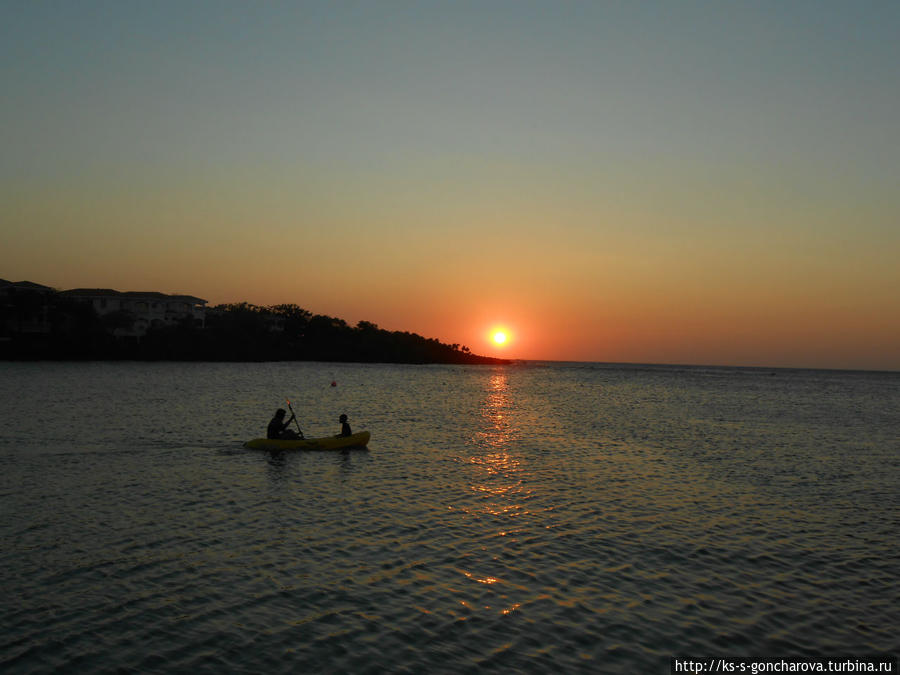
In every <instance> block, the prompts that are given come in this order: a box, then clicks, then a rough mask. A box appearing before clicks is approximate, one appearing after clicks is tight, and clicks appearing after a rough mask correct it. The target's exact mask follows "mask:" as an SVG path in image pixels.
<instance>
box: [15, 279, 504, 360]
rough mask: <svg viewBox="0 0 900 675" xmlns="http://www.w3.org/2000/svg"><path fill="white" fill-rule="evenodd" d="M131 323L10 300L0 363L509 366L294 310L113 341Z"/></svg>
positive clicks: (226, 315) (49, 303)
mask: <svg viewBox="0 0 900 675" xmlns="http://www.w3.org/2000/svg"><path fill="white" fill-rule="evenodd" d="M134 320H135V317H134V315H132V314H130V313H129V312H127V311H116V312H110V313H106V314H103V315H100V314H98V313H97V312H96V311H95V310H94V308H93V307H92V306H91V304H90V303H87V302H83V301H78V300H75V299H72V298H67V297H65V296H63V295H60V294H56V293H52V294H40V293H30V292H27V291H24V292H18V293H14V294H11V295H9V296H7V298H6V299H5V301H3V302H0V358H4V359H100V360H103V359H111V360H115V359H134V360H170V361H349V362H363V363H460V364H487V363H495V364H496V363H508V361H507V360H505V359H496V358H491V357H486V356H479V355H477V354H473V353H471V351H470V350H469V349H468V347H464V346H461V345H458V344H445V343H443V342H440V341H439V340H436V339H434V338H425V337H423V336H421V335H417V334H415V333H410V332H401V331H388V330H384V329H382V328H379V327H378V326H377V325H376V324H374V323H371V322H369V321H360V322H359V323H357V324H356V325H355V326H351V325H349V324H347V322H346V321H344V320H343V319H339V318H335V317H331V316H327V315H323V314H313V313H312V312H310V311H308V310H305V309H303V308H302V307H299V306H298V305H295V304H282V305H272V306H258V305H253V304H250V303H247V302H240V303H232V304H224V305H217V306H215V307H211V308H209V309H207V311H206V319H205V326H198V325H197V322H196V321H195V320H194V319H193V318H192V317H185V318H184V319H182V320H179V321H176V322H174V323H163V322H159V323H157V324H155V325H151V326H150V327H149V328H148V330H147V332H146V333H145V334H144V335H141V336H127V335H126V336H121V335H120V336H118V337H117V336H116V335H115V333H116V332H117V329H118V332H119V333H122V332H128V331H129V330H130V328H131V327H132V326H133V325H134Z"/></svg>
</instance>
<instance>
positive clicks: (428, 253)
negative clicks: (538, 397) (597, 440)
mask: <svg viewBox="0 0 900 675" xmlns="http://www.w3.org/2000/svg"><path fill="white" fill-rule="evenodd" d="M898 35H900V2H896V1H884V2H881V1H877V0H872V1H869V2H861V3H853V2H846V1H840V2H835V1H831V0H814V1H813V0H809V1H807V0H796V1H790V2H785V1H784V0H777V1H772V2H766V1H759V2H713V1H710V2H694V1H691V0H684V1H679V2H658V3H657V2H654V3H650V2H612V1H611V2H551V1H550V0H547V1H546V2H530V1H527V0H526V1H522V0H517V1H503V0H496V1H495V0H483V1H480V2H466V1H462V2H450V1H447V2H437V1H428V0H421V1H419V2H390V1H384V2H375V1H372V2H334V3H326V2H317V3H311V2H310V3H307V2H266V3H252V2H227V1H225V0H222V1H216V2H118V1H112V0H111V1H109V2H92V1H80V2H64V3H60V2H26V1H21V2H20V1H10V2H3V3H0V84H2V91H3V105H2V106H0V140H2V144H0V147H2V152H0V278H4V279H9V280H13V281H19V280H26V279H27V280H30V281H35V282H38V283H43V284H47V285H50V286H54V287H58V288H74V287H106V288H116V289H118V290H156V291H163V292H168V293H190V294H193V295H197V296H200V297H202V298H205V299H207V300H209V301H210V303H212V304H217V303H222V302H237V301H248V302H252V303H256V304H274V303H283V302H293V303H297V304H299V305H301V306H302V307H305V308H306V309H309V310H310V311H313V312H315V313H322V314H329V315H332V316H338V317H341V318H344V319H345V320H347V321H348V322H350V323H356V322H357V321H359V320H367V321H373V322H375V323H377V324H378V325H379V326H381V327H383V328H388V329H392V330H410V331H414V332H417V333H420V334H423V335H426V336H428V337H436V338H438V339H440V340H442V341H444V342H450V343H461V344H465V345H467V346H469V347H470V348H471V349H472V351H474V352H476V353H482V354H491V355H508V356H512V357H515V358H526V359H552V360H590V361H612V362H642V363H647V362H650V363H695V364H722V365H761V366H798V367H834V368H871V369H891V370H900V39H898ZM501 326H502V327H503V328H504V329H505V330H506V332H507V334H508V337H509V339H508V340H507V341H506V343H505V344H503V345H497V344H496V343H495V342H494V341H493V340H492V339H491V335H492V332H493V331H494V329H495V327H501Z"/></svg>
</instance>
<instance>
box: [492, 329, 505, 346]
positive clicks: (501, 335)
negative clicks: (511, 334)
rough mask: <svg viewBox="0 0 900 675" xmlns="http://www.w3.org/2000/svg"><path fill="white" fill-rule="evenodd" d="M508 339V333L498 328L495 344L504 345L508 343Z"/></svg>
mask: <svg viewBox="0 0 900 675" xmlns="http://www.w3.org/2000/svg"><path fill="white" fill-rule="evenodd" d="M506 340H507V337H506V333H504V332H503V331H499V330H498V331H497V332H496V333H494V344H497V345H503V344H506Z"/></svg>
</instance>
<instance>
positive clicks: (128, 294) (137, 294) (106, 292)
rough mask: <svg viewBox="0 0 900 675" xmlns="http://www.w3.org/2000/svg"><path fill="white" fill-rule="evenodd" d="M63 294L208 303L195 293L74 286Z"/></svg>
mask: <svg viewBox="0 0 900 675" xmlns="http://www.w3.org/2000/svg"><path fill="white" fill-rule="evenodd" d="M62 295H67V296H70V297H75V298H110V297H115V298H130V299H135V300H137V299H147V300H150V299H153V300H180V301H181V302H189V303H191V304H192V305H193V304H206V302H207V301H206V300H204V299H203V298H198V297H195V296H193V295H167V294H166V293H159V292H158V291H124V292H123V291H116V290H114V289H112V288H72V289H70V290H67V291H63V292H62Z"/></svg>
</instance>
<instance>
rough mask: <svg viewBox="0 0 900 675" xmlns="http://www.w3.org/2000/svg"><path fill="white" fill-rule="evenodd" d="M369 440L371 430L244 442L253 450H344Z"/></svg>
mask: <svg viewBox="0 0 900 675" xmlns="http://www.w3.org/2000/svg"><path fill="white" fill-rule="evenodd" d="M368 442H369V432H368V431H360V432H358V433H355V434H353V435H352V436H326V437H325V438H305V439H303V440H300V439H296V440H278V439H272V438H254V439H253V440H252V441H247V442H246V443H244V447H245V448H250V449H251V450H342V449H343V448H364V447H366V445H367V444H368Z"/></svg>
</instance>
